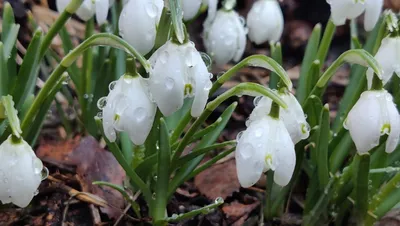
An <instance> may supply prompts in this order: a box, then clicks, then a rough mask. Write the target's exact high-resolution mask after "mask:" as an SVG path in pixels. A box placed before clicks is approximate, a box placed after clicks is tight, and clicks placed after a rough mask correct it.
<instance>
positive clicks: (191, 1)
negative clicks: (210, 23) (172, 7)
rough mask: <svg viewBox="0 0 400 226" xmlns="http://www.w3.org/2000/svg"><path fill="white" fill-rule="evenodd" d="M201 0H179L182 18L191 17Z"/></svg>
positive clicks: (196, 11) (187, 19)
mask: <svg viewBox="0 0 400 226" xmlns="http://www.w3.org/2000/svg"><path fill="white" fill-rule="evenodd" d="M201 3H202V0H181V6H182V11H183V20H184V21H189V20H191V19H193V18H194V17H195V16H196V15H197V13H198V12H199V10H200V6H201Z"/></svg>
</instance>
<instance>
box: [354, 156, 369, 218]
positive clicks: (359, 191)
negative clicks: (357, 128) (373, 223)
mask: <svg viewBox="0 0 400 226" xmlns="http://www.w3.org/2000/svg"><path fill="white" fill-rule="evenodd" d="M355 159H356V167H355V175H354V176H355V178H354V180H353V182H354V187H355V205H354V209H355V214H356V219H357V222H359V223H360V224H362V223H363V220H364V218H365V217H366V215H367V210H368V181H369V179H368V177H369V164H370V155H369V153H367V154H363V155H359V154H356V156H355Z"/></svg>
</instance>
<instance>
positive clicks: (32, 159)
mask: <svg viewBox="0 0 400 226" xmlns="http://www.w3.org/2000/svg"><path fill="white" fill-rule="evenodd" d="M0 159H1V164H0V201H1V202H2V203H3V204H6V203H14V204H15V205H17V206H19V207H26V206H28V205H29V203H30V202H31V200H32V198H33V196H35V194H36V191H37V189H38V187H39V185H40V182H41V181H42V169H43V164H42V161H40V159H39V158H37V157H36V155H35V153H34V152H33V150H32V148H31V146H29V144H28V143H26V141H24V140H23V139H20V140H14V139H13V138H12V136H9V137H8V139H7V140H5V141H4V142H3V143H2V144H1V145H0Z"/></svg>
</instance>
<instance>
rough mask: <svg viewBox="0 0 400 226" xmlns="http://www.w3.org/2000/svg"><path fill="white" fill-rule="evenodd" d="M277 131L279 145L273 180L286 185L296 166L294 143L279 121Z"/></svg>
mask: <svg viewBox="0 0 400 226" xmlns="http://www.w3.org/2000/svg"><path fill="white" fill-rule="evenodd" d="M279 123H280V124H281V125H279V126H278V127H277V128H278V131H277V133H276V134H278V135H279V136H278V137H277V139H279V140H280V141H279V146H278V150H277V151H276V158H278V166H277V168H276V170H275V173H274V181H275V183H276V184H278V185H280V186H286V185H287V184H288V183H289V182H290V179H291V178H292V175H293V172H294V168H295V166H296V153H295V151H294V144H293V142H292V139H291V138H290V135H289V133H288V131H287V130H286V128H285V125H283V123H282V122H281V121H279Z"/></svg>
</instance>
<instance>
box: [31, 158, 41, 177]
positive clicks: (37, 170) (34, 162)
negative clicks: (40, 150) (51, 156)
mask: <svg viewBox="0 0 400 226" xmlns="http://www.w3.org/2000/svg"><path fill="white" fill-rule="evenodd" d="M32 167H33V172H34V173H35V174H39V173H40V172H42V169H43V163H42V161H40V159H39V158H36V157H35V158H33V159H32Z"/></svg>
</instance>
